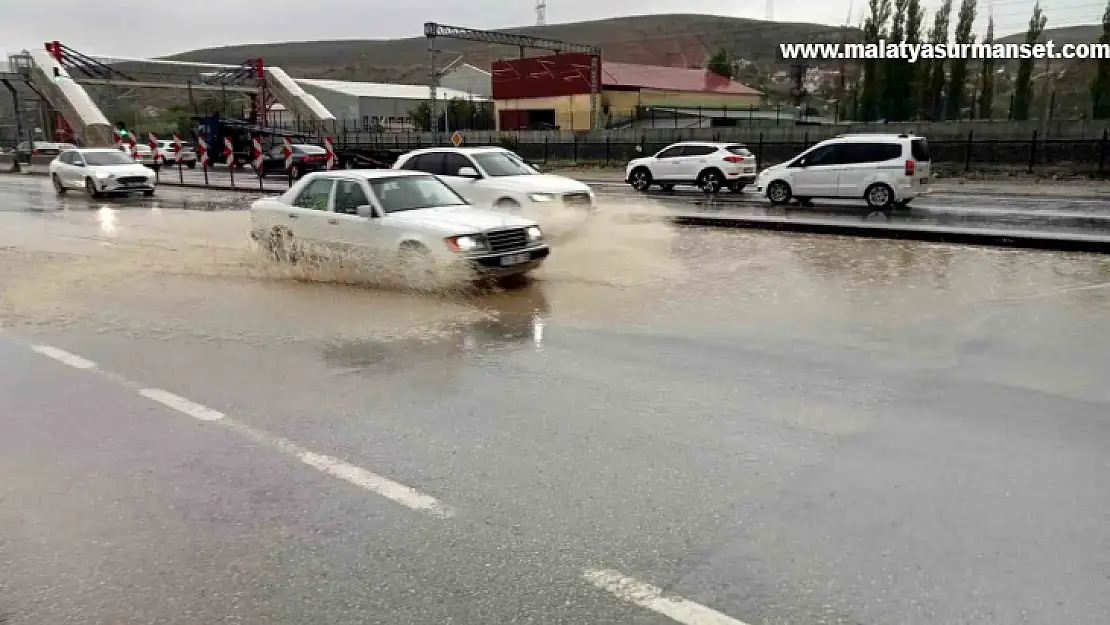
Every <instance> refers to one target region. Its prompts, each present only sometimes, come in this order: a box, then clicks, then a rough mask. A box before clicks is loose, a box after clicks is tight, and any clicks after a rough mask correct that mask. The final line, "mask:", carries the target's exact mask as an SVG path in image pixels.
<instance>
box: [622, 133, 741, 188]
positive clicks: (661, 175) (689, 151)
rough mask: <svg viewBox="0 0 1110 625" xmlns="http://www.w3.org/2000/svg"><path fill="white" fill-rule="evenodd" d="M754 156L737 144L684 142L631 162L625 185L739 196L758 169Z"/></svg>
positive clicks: (626, 168) (626, 173) (626, 171)
mask: <svg viewBox="0 0 1110 625" xmlns="http://www.w3.org/2000/svg"><path fill="white" fill-rule="evenodd" d="M756 161H757V159H756V156H755V154H752V152H751V151H750V150H748V148H747V147H746V146H745V145H743V144H741V143H714V142H709V141H688V142H684V143H674V144H672V145H669V146H667V147H665V148H663V149H662V150H660V151H658V152H656V153H655V154H653V155H652V156H645V157H643V158H637V159H633V160H632V161H630V162H629V163H628V165H627V166H626V167H625V181H626V182H628V183H629V184H631V185H632V188H634V189H636V190H638V191H647V190H648V189H650V188H651V186H652V185H659V186H660V187H662V189H663V190H664V191H670V190H672V189H674V188H675V185H680V184H681V185H695V186H697V187H698V188H700V189H701V190H702V191H704V192H706V193H718V192H720V191H721V190H722V189H731V190H732V191H736V192H740V191H743V190H744V187H745V186H747V185H749V184H752V183H753V182H755V176H756V172H757V171H759V165H758V163H757V162H756Z"/></svg>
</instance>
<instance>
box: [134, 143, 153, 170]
mask: <svg viewBox="0 0 1110 625" xmlns="http://www.w3.org/2000/svg"><path fill="white" fill-rule="evenodd" d="M135 153H136V154H137V155H138V156H136V157H135V162H136V163H140V164H142V165H145V166H146V167H154V150H151V149H150V146H149V145H147V144H145V143H138V144H135Z"/></svg>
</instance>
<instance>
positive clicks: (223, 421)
mask: <svg viewBox="0 0 1110 625" xmlns="http://www.w3.org/2000/svg"><path fill="white" fill-rule="evenodd" d="M31 349H32V350H33V351H35V352H36V353H38V354H41V355H43V356H46V357H47V358H51V359H53V360H55V361H57V362H60V363H62V364H64V365H66V366H68V367H72V368H74V369H80V370H82V371H91V372H94V373H97V374H99V375H100V376H102V377H105V378H108V379H110V380H112V381H114V382H117V383H119V384H120V385H122V386H124V387H127V388H129V389H131V390H133V391H135V392H136V393H138V394H139V395H141V396H142V397H145V398H147V399H149V400H151V401H154V402H157V403H159V404H161V405H163V406H165V407H167V408H170V409H172V410H174V411H176V412H179V413H181V414H184V415H187V416H189V417H192V418H194V419H197V420H198V421H204V422H209V423H217V424H219V425H222V426H223V427H225V428H227V429H228V430H231V431H232V432H236V433H237V434H240V435H242V436H244V437H246V438H248V439H250V440H252V441H254V442H256V443H259V444H261V445H264V446H267V447H270V448H272V449H275V450H277V451H280V452H281V453H283V454H285V455H287V456H291V457H293V458H295V459H296V460H298V461H299V462H301V463H302V464H304V465H307V466H309V467H312V468H313V469H316V470H317V471H320V472H321V473H325V474H327V475H330V476H332V477H334V478H337V479H340V480H343V481H344V482H347V483H349V484H353V485H354V486H357V487H359V488H361V489H363V490H365V491H368V492H372V493H375V494H377V495H379V496H382V497H385V498H386V499H389V500H391V501H394V502H396V503H398V504H401V505H402V506H405V507H407V508H411V509H412V510H416V511H418V512H423V513H426V514H429V515H431V516H434V517H438V518H441V519H446V518H451V517H453V516H455V511H454V509H452V508H451V507H450V506H447V505H446V504H444V503H442V502H441V501H439V500H438V499H436V498H434V497H432V496H430V495H425V494H424V493H421V492H420V491H418V490H416V489H414V488H411V487H409V486H405V485H404V484H401V483H399V482H395V481H393V480H391V479H389V478H387V477H383V476H381V475H378V474H377V473H374V472H373V471H369V470H367V469H364V468H362V467H359V466H356V465H353V464H351V463H349V462H345V461H343V460H340V459H339V458H334V457H332V456H328V455H325V454H321V453H317V452H314V451H311V450H309V449H305V448H304V447H301V446H299V445H297V444H296V443H293V442H292V441H289V440H286V439H284V438H281V437H278V436H274V435H272V434H268V433H266V432H263V431H261V430H257V429H254V428H252V427H250V426H248V425H245V424H242V423H238V422H237V421H235V420H233V419H229V418H228V417H227V415H225V414H224V413H222V412H220V411H219V410H215V409H212V408H209V407H207V406H204V405H202V404H198V403H196V402H194V401H192V400H190V399H186V398H184V397H181V396H180V395H177V394H175V393H171V392H169V391H167V390H164V389H160V388H149V387H143V386H141V385H139V384H136V383H134V382H132V381H130V380H128V379H126V378H124V377H123V376H120V375H118V374H116V373H113V372H111V371H106V370H104V369H101V368H100V367H99V366H98V365H97V364H96V363H95V362H93V361H91V360H88V359H86V358H82V357H81V356H78V355H76V354H72V353H70V352H67V351H65V350H62V349H58V348H57V347H52V346H50V345H41V344H36V345H31Z"/></svg>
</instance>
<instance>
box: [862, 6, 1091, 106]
mask: <svg viewBox="0 0 1110 625" xmlns="http://www.w3.org/2000/svg"><path fill="white" fill-rule="evenodd" d="M952 4H953V2H952V0H944V3H943V4H941V6H940V8H939V9H938V10H937V13H936V14H935V15H934V16H933V26H932V28H931V29H930V30H929V32H928V33H927V34H926V37H927V39H925V40H922V28H923V26H924V24H923V22H924V21H925V9H924V8H923V7H922V6H921V2H920V0H893V7H892V6H891V0H870V3H869V9H870V15H868V17H867V19H866V20H865V21H864V25H863V41H864V43H878V42H879V41H880V40H884V41H887V42H892V43H895V42H903V41H904V42H906V43H923V42H925V43H932V44H947V43H949V37H948V34H949V30H950V22H951V17H952ZM977 9H978V1H977V0H961V2H960V9H959V13H958V14H957V15H956V29H955V40H954V41H953V43H975V35H974V34H973V33H972V32H971V29H972V25H973V24H974V22H975V16H976V10H977ZM1047 21H1048V19H1047V18H1046V17H1045V15H1044V12H1043V11H1042V10H1041V5H1040V2H1038V3H1037V4H1036V5H1034V7H1033V15H1032V17H1031V18H1030V19H1029V28H1028V30H1027V31H1026V33H1025V43H1037V42H1039V41H1040V40H1041V36H1042V35H1043V33H1044V28H1045V24H1046V23H1047ZM994 41H995V39H994V18H993V17H992V18H990V20H989V21H988V23H987V32H986V35H985V36H984V37H983V41H982V42H983V43H994ZM1099 42H1100V43H1110V0H1108V2H1107V5H1106V10H1105V12H1104V13H1103V17H1102V37H1101V38H1100V39H1099ZM1057 50H1059V47H1057ZM1034 61H1035V59H1021V60H1020V62H1019V65H1018V72H1017V77H1016V78H1015V80H1014V85H1013V88H1014V91H1013V108H1012V110H1011V112H1010V116H1011V117H1012V118H1013V119H1015V120H1026V119H1029V117H1030V113H1031V108H1032V103H1033V69H1034V67H1033V63H1034ZM1080 62H1081V63H1097V69H1096V71H1095V76H1094V79H1093V81H1092V83H1091V99H1092V102H1091V104H1092V117H1094V118H1095V119H1107V118H1110V59H1101V60H1098V61H1093V60H1092V61H1080ZM977 63H978V67H971V66H969V64H968V59H918V61H917V63H910V62H908V61H905V60H901V59H865V60H864V61H863V68H862V69H863V76H862V84H861V85H860V91H859V93H858V98H857V100H856V106H857V110H856V115H857V117H858V118H859V119H861V120H866V121H872V120H876V119H886V120H890V121H905V120H909V119H960V118H961V117H962V116H963V111H964V109H965V107H967V108H968V109H970V116H971V117H979V118H981V119H990V118H991V113H992V110H993V108H994V100H995V95H996V94H995V88H994V87H995V84H994V79H995V70H996V61H995V60H994V59H981V60H978V61H977ZM976 70H977V71H978V77H977V78H976V80H974V83H975V84H976V85H977V87H978V89H977V92H978V94H977V97H975V94H969V93H968V92H967V84H968V82H969V74H970V73H971V72H972V71H976Z"/></svg>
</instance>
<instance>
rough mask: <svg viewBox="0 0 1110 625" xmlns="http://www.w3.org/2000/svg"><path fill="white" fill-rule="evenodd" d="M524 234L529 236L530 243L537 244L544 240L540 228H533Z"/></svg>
mask: <svg viewBox="0 0 1110 625" xmlns="http://www.w3.org/2000/svg"><path fill="white" fill-rule="evenodd" d="M524 233H525V234H527V235H528V241H529V242H530V243H535V242H536V241H539V240H540V239H542V238H543V231H542V230H540V227H539V226H531V227H530V228H528V229H527V230H525V231H524Z"/></svg>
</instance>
